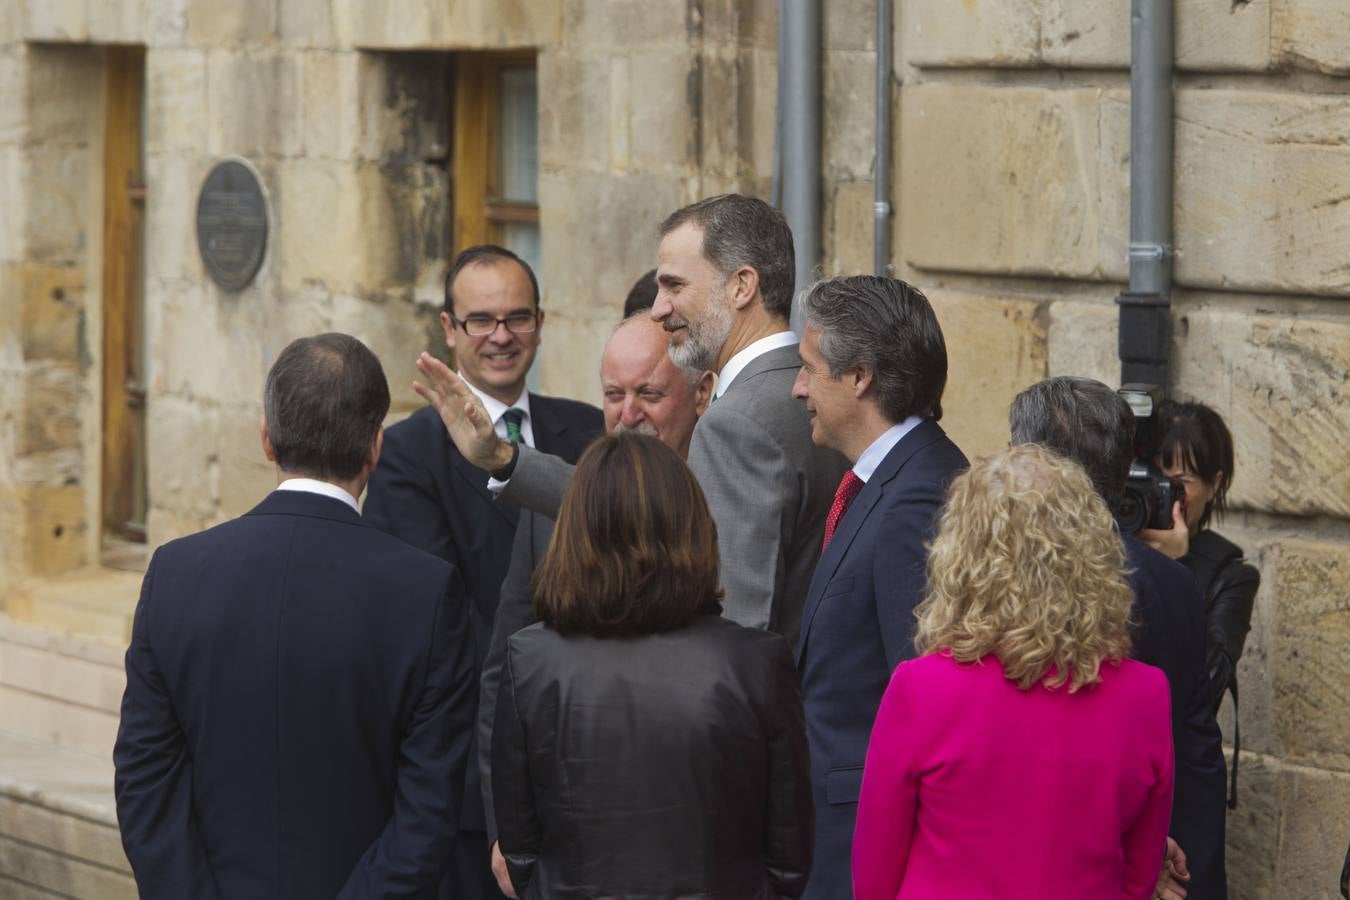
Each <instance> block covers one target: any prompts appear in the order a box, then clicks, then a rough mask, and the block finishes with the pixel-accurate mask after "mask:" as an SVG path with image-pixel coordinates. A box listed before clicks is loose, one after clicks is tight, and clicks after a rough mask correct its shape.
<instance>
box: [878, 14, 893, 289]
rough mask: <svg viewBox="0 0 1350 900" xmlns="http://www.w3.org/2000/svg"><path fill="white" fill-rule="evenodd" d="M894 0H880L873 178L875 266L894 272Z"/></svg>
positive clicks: (884, 271) (884, 273) (883, 270)
mask: <svg viewBox="0 0 1350 900" xmlns="http://www.w3.org/2000/svg"><path fill="white" fill-rule="evenodd" d="M893 3H894V0H877V37H876V40H877V126H876V129H877V133H876V152H875V159H876V162H875V165H876V174H875V176H874V178H873V184H874V185H875V191H874V193H873V197H872V199H873V201H874V202H873V204H872V210H873V217H874V218H873V228H872V268H873V274H875V275H887V276H889V275H892V274H894V272H895V267H894V266H892V265H891V38H892V35H891V15H892V11H893V9H894V6H893V5H892V4H893Z"/></svg>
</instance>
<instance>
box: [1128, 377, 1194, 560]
mask: <svg viewBox="0 0 1350 900" xmlns="http://www.w3.org/2000/svg"><path fill="white" fill-rule="evenodd" d="M1116 393H1117V394H1119V395H1120V397H1121V399H1123V400H1124V401H1125V402H1126V403H1128V404H1129V406H1130V410H1131V411H1132V412H1133V413H1134V448H1133V456H1132V458H1131V460H1130V474H1129V476H1128V477H1127V478H1126V479H1125V494H1124V496H1123V497H1122V498H1121V500H1120V503H1119V505H1118V506H1117V508H1116V521H1117V522H1119V523H1120V530H1121V531H1123V532H1125V533H1126V534H1137V533H1138V532H1140V531H1143V530H1144V529H1145V528H1158V529H1163V530H1170V529H1171V527H1172V504H1174V503H1176V502H1177V501H1178V500H1180V501H1181V503H1182V514H1183V515H1184V514H1185V504H1186V489H1185V487H1183V486H1182V484H1181V482H1180V481H1177V480H1175V479H1172V478H1168V477H1167V476H1166V475H1164V474H1163V473H1162V470H1161V469H1159V468H1158V464H1157V463H1156V462H1154V460H1155V459H1156V458H1157V456H1158V449H1159V446H1160V445H1161V444H1162V437H1163V424H1162V422H1161V421H1160V420H1159V418H1158V407H1159V406H1160V405H1161V404H1162V388H1161V387H1159V386H1158V385H1156V384H1126V385H1121V388H1120V390H1118V391H1116Z"/></svg>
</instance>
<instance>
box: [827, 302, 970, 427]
mask: <svg viewBox="0 0 1350 900" xmlns="http://www.w3.org/2000/svg"><path fill="white" fill-rule="evenodd" d="M802 313H803V314H804V316H805V321H806V324H807V325H808V326H810V327H812V328H815V329H816V330H817V331H819V332H820V337H819V345H818V346H819V348H820V355H821V356H823V357H824V358H825V363H826V365H828V366H829V367H830V376H831V377H833V378H838V377H839V376H840V375H841V374H843V373H844V372H846V371H848V370H849V369H854V368H857V369H864V370H866V371H868V372H871V373H872V377H873V379H874V380H875V382H876V386H877V406H878V407H879V408H880V409H881V413H882V415H884V416H885V417H886V418H887V419H888V420H890V421H891V422H902V421H904V420H905V419H907V418H908V417H910V416H912V415H928V416H932V417H933V418H934V419H941V418H942V392H943V390H944V389H945V388H946V386H947V344H946V342H945V341H944V340H943V337H942V328H941V327H940V326H939V325H938V320H937V315H936V314H935V313H934V312H933V307H932V305H931V304H930V303H929V302H928V298H927V297H925V296H924V295H923V293H922V292H921V291H920V290H919V289H918V288H915V287H913V286H912V285H909V284H906V283H905V282H903V281H900V280H898V279H895V278H882V277H880V276H876V275H851V276H848V277H846V278H830V279H827V280H825V281H818V282H816V283H815V284H813V285H811V287H810V288H809V289H808V290H807V292H806V294H805V296H804V297H803V298H802Z"/></svg>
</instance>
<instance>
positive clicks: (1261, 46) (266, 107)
mask: <svg viewBox="0 0 1350 900" xmlns="http://www.w3.org/2000/svg"><path fill="white" fill-rule="evenodd" d="M823 6H824V7H825V9H824V12H823V20H822V23H821V28H822V36H823V44H824V58H823V61H822V63H823V70H822V74H823V81H824V95H825V106H824V132H823V135H822V151H823V153H822V158H823V165H824V181H823V184H822V200H823V213H824V214H823V221H822V228H823V232H824V253H823V258H822V260H821V261H820V268H821V271H822V273H824V274H836V273H846V272H858V271H870V269H871V256H872V228H873V225H872V190H873V188H872V186H873V178H874V175H875V169H876V160H875V158H874V152H873V115H874V110H873V68H874V66H875V60H876V46H877V36H876V35H875V34H874V33H873V28H872V22H873V17H874V12H875V7H874V4H873V3H872V2H865V0H831V2H829V3H826V4H823ZM895 6H896V9H895V12H896V17H895V18H896V22H895V32H894V34H893V35H887V36H883V39H885V40H891V41H893V46H894V49H895V59H896V64H895V68H894V71H893V72H892V93H893V98H894V107H893V110H892V112H893V122H894V134H893V135H892V137H893V139H894V146H893V152H892V156H891V160H890V162H889V165H890V172H891V176H892V182H893V188H894V190H893V194H892V198H891V200H892V203H893V204H895V206H896V209H897V214H896V217H895V220H894V230H893V260H894V263H895V265H896V268H897V273H898V274H899V275H901V276H902V277H905V278H908V279H910V280H912V281H914V282H916V283H917V284H919V285H920V286H922V287H923V288H924V289H925V290H926V291H927V292H928V293H929V295H930V296H931V298H932V299H933V302H934V305H935V307H936V308H937V311H938V315H939V317H940V318H941V320H942V323H943V326H944V329H945V331H946V334H947V338H948V343H949V350H950V355H951V377H950V386H949V390H948V394H947V398H946V403H945V406H946V410H947V415H946V418H945V419H944V425H945V426H946V427H947V428H948V429H949V431H951V433H952V434H953V435H954V436H955V437H956V438H957V439H958V441H959V442H960V443H961V444H962V446H963V447H965V448H966V449H967V451H969V452H971V453H981V452H987V451H990V450H993V449H996V448H998V447H1000V446H1002V444H1003V443H1004V442H1005V441H1006V439H1007V427H1006V409H1007V405H1008V402H1009V401H1010V400H1011V398H1012V396H1013V395H1014V394H1015V393H1016V392H1017V391H1018V390H1020V389H1022V388H1023V387H1025V386H1027V385H1028V384H1031V383H1033V382H1034V381H1037V380H1039V379H1040V378H1043V377H1045V376H1046V375H1050V374H1083V375H1089V376H1092V377H1096V378H1099V379H1101V380H1103V381H1106V382H1108V383H1115V381H1116V379H1117V377H1118V370H1119V364H1118V361H1117V359H1116V347H1115V342H1116V316H1117V313H1116V308H1115V306H1114V304H1113V302H1112V301H1113V299H1114V297H1115V295H1116V294H1117V293H1118V292H1119V291H1120V289H1121V287H1122V286H1123V284H1124V281H1125V279H1126V274H1127V269H1126V246H1127V240H1128V238H1127V234H1128V224H1129V200H1128V175H1129V153H1130V147H1129V90H1128V88H1129V80H1128V71H1127V67H1128V62H1129V8H1128V4H1127V3H1125V2H1123V0H1114V2H1107V0H998V2H995V0H960V2H955V0H906V2H904V3H896V5H895ZM776 7H777V4H776V3H775V2H772V0H508V2H492V0H388V2H384V3H370V2H368V0H238V2H233V3H221V2H218V0H99V2H89V0H18V2H9V3H0V194H2V195H3V196H4V198H5V200H6V202H5V203H3V204H0V529H2V530H3V533H4V535H5V536H6V538H7V540H5V541H3V542H0V590H3V589H4V586H5V584H6V583H8V582H11V581H12V580H13V579H15V578H17V577H20V576H26V575H30V574H39V575H41V574H49V573H57V572H60V571H65V570H68V569H72V568H76V567H78V566H80V565H83V564H85V563H88V562H91V561H94V560H95V559H96V558H97V552H98V528H97V527H95V523H96V522H97V521H98V515H99V499H98V498H99V491H100V485H99V478H100V476H99V449H98V436H99V423H98V421H97V410H98V409H99V404H100V402H101V398H100V396H99V392H100V390H101V388H100V376H99V373H100V371H101V370H100V366H101V360H100V358H99V357H100V347H101V335H102V322H101V309H102V306H101V303H102V298H101V296H100V294H101V280H100V279H101V271H102V261H101V259H100V258H99V257H100V254H101V250H100V247H101V230H102V221H101V216H102V209H101V197H102V184H101V178H102V171H101V159H102V147H101V141H102V117H103V110H102V96H103V87H102V84H103V77H104V76H103V73H104V71H105V61H104V58H103V51H102V50H101V49H100V48H101V47H104V46H107V45H110V44H124V43H137V44H142V45H144V46H145V48H146V56H145V66H146V72H145V81H146V86H145V92H146V109H145V135H144V140H145V157H146V166H145V168H146V182H147V187H148V191H147V210H146V231H145V269H146V271H145V309H146V329H147V337H148V340H149V356H150V359H149V406H148V409H149V413H148V415H149V444H150V447H151V451H150V458H149V468H150V479H151V483H152V485H153V489H152V496H151V511H150V521H149V526H150V528H149V530H150V545H151V546H154V545H156V544H158V543H160V542H162V541H164V540H166V539H169V538H171V537H175V536H177V535H180V534H184V533H187V532H190V531H193V530H196V529H198V528H201V527H203V526H205V525H207V524H210V523H212V522H216V521H220V520H223V519H225V518H228V517H230V516H233V515H236V514H238V513H240V512H242V511H243V510H245V509H247V508H248V507H249V506H251V505H252V504H253V503H254V502H255V501H256V499H257V498H258V497H259V496H261V494H262V493H263V492H264V491H265V490H266V489H267V487H268V485H269V484H270V481H271V473H270V471H269V470H268V467H267V465H266V464H265V463H264V461H263V459H262V456H261V453H260V451H259V449H258V441H257V437H256V422H257V418H258V415H259V412H260V399H259V398H260V395H261V388H262V381H263V378H264V375H265V373H266V370H267V367H268V366H269V364H270V362H271V361H272V359H273V358H274V357H275V354H276V353H277V352H278V351H279V350H280V349H281V347H282V346H284V345H285V344H286V343H287V342H288V341H289V340H290V339H292V338H293V337H296V336H298V335H301V334H306V333H313V332H315V331H319V330H324V329H339V330H345V331H350V332H352V333H354V334H356V335H357V336H359V337H361V338H362V339H364V340H366V341H367V342H368V343H369V344H370V345H371V346H372V347H373V348H374V349H375V350H376V352H377V353H379V354H380V356H381V358H382V359H383V360H384V363H385V366H386V371H387V373H388V375H389V378H390V382H391V386H392V387H393V389H394V402H395V410H394V414H393V415H394V416H399V415H402V414H404V413H406V412H407V411H408V410H410V409H412V408H415V407H416V406H417V405H418V400H417V398H416V397H415V395H413V394H412V392H411V390H410V388H409V383H410V382H411V380H412V378H413V368H412V360H413V359H414V357H415V356H416V353H417V352H418V351H419V350H421V349H424V348H432V349H438V348H440V345H441V341H440V337H439V335H438V333H437V326H436V323H435V312H436V309H437V307H438V305H439V303H440V286H439V280H440V275H441V272H442V271H443V265H444V259H445V257H446V255H447V254H448V252H449V250H450V249H451V247H450V244H451V241H452V237H451V235H450V234H449V221H450V213H449V198H450V196H451V193H450V192H451V191H452V190H453V173H452V172H450V171H449V170H448V167H447V163H446V159H447V156H448V152H449V151H448V148H449V146H450V138H451V135H450V134H449V130H450V104H451V96H450V95H451V91H450V85H449V83H450V78H449V66H450V63H451V54H452V53H453V52H455V51H458V50H465V49H475V48H483V49H487V48H499V49H505V48H519V47H530V48H535V49H537V50H538V53H539V56H538V71H539V91H540V94H539V96H540V120H539V134H540V147H539V159H540V185H539V187H540V199H541V215H542V232H543V248H544V250H543V267H542V269H543V270H542V272H541V276H542V278H541V281H542V283H543V289H544V306H545V308H546V309H547V311H548V314H549V317H548V324H547V327H546V329H545V333H544V343H543V349H542V352H541V357H540V362H539V366H540V372H541V385H542V387H543V389H544V390H545V391H547V392H550V393H557V394H563V395H568V396H573V397H577V398H580V399H584V400H589V401H592V402H594V401H595V400H596V399H597V398H598V396H599V389H598V378H597V374H596V373H597V367H598V361H599V353H600V347H601V344H602V342H603V339H604V337H605V336H606V335H607V333H608V331H609V329H610V328H611V327H612V325H613V323H614V322H615V321H616V319H617V318H618V315H619V308H620V304H621V303H622V301H623V298H624V296H625V294H626V292H627V290H628V287H629V286H630V285H631V283H632V282H633V281H634V280H635V279H636V278H637V276H638V275H640V274H641V273H642V272H644V271H646V270H647V269H649V268H651V267H652V266H653V265H654V264H655V247H656V236H655V229H656V226H657V224H658V222H659V221H660V219H661V218H662V217H663V216H664V215H665V214H666V213H668V212H670V211H671V210H673V209H674V208H676V207H678V206H679V205H681V204H683V203H686V202H689V201H692V200H694V199H697V198H699V197H701V196H705V195H708V194H711V193H715V192H718V191H723V190H741V191H747V192H753V193H756V194H758V195H760V196H767V195H768V193H769V183H770V178H771V174H772V152H773V147H772V132H773V124H774V115H775V90H776V64H777V59H776V35H777V21H776ZM1347 10H1350V7H1347V6H1346V4H1345V3H1344V2H1343V0H1245V2H1236V3H1234V2H1229V0H1177V61H1178V65H1179V73H1178V76H1177V93H1176V98H1177V101H1176V120H1177V135H1176V180H1175V184H1176V206H1175V221H1176V241H1175V243H1176V249H1177V258H1176V281H1177V287H1176V291H1175V296H1174V314H1173V326H1174V327H1173V332H1174V342H1173V347H1172V384H1171V385H1170V387H1171V388H1172V390H1173V392H1174V393H1175V394H1176V395H1178V396H1182V397H1194V398H1198V399H1203V400H1206V401H1207V402H1210V403H1212V404H1213V405H1215V406H1216V408H1218V409H1219V411H1220V412H1221V413H1222V414H1223V415H1224V416H1225V418H1227V419H1228V421H1229V422H1230V424H1231V425H1232V426H1233V429H1234V432H1235V434H1236V437H1237V441H1238V458H1239V463H1238V465H1239V471H1238V473H1237V478H1236V481H1235V484H1234V491H1233V495H1232V499H1233V501H1234V505H1235V507H1236V509H1235V513H1234V515H1233V516H1232V521H1231V522H1230V523H1226V524H1225V529H1226V530H1229V531H1231V532H1232V534H1233V535H1234V536H1235V537H1236V538H1238V539H1239V540H1240V541H1241V542H1242V543H1243V545H1244V546H1245V547H1246V548H1247V549H1248V552H1249V555H1250V556H1251V557H1252V558H1253V559H1254V560H1255V561H1256V562H1257V563H1258V564H1259V566H1260V568H1261V571H1262V576H1263V587H1262V590H1261V594H1260V597H1259V601H1258V610H1257V616H1256V621H1255V625H1254V629H1253V634H1252V637H1251V640H1250V643H1249V647H1250V649H1249V651H1248V654H1247V656H1246V657H1245V658H1244V660H1243V663H1242V667H1241V677H1242V683H1243V698H1244V703H1243V710H1242V716H1243V724H1244V726H1245V731H1246V735H1244V737H1246V742H1245V748H1244V754H1243V756H1244V759H1243V772H1244V775H1243V781H1242V787H1241V805H1240V807H1239V809H1238V810H1237V811H1236V812H1235V813H1233V814H1232V816H1231V818H1230V823H1231V829H1230V830H1231V838H1230V852H1231V859H1232V862H1231V868H1232V871H1233V875H1234V878H1233V882H1234V885H1233V887H1234V891H1233V893H1234V896H1235V897H1236V898H1239V900H1245V898H1267V897H1321V896H1331V895H1332V890H1333V887H1332V886H1333V883H1334V877H1333V876H1334V871H1333V870H1334V869H1335V868H1336V866H1338V865H1339V860H1340V856H1341V854H1342V853H1343V851H1344V847H1343V842H1344V840H1345V839H1346V838H1347V837H1348V836H1350V835H1346V834H1342V833H1339V832H1342V831H1344V823H1345V822H1346V821H1347V814H1348V813H1350V757H1347V755H1346V750H1345V748H1346V747H1347V746H1350V740H1348V739H1350V732H1347V729H1348V728H1350V715H1347V713H1346V709H1347V704H1346V700H1347V692H1348V690H1350V689H1348V688H1347V685H1350V670H1347V668H1346V665H1345V663H1344V661H1343V656H1344V652H1343V648H1344V647H1345V646H1346V645H1347V643H1350V607H1347V600H1346V598H1347V597H1348V596H1350V582H1347V575H1346V572H1347V567H1350V474H1347V466H1346V465H1345V462H1346V454H1345V451H1344V450H1343V449H1342V448H1343V444H1344V438H1343V435H1345V434H1346V433H1348V431H1350V411H1347V410H1350V406H1347V403H1346V391H1347V379H1348V378H1350V305H1347V298H1348V297H1350V265H1347V261H1346V250H1345V248H1346V247H1347V246H1350V203H1347V202H1345V201H1346V198H1347V197H1348V196H1350V124H1348V123H1350V91H1347V85H1348V84H1350V82H1347V81H1346V77H1345V76H1347V75H1350V11H1347ZM230 156H240V157H244V158H247V159H248V160H249V161H250V162H251V164H252V165H254V166H255V167H256V169H257V170H258V172H259V173H260V175H261V177H262V181H263V183H264V185H265V187H266V191H267V196H268V204H269V217H270V221H269V224H270V227H271V240H270V245H269V250H268V254H267V258H266V259H265V260H264V263H263V267H262V270H261V271H260V272H259V274H258V277H257V279H256V281H255V282H254V284H253V285H252V286H250V287H249V288H248V289H247V290H245V291H243V292H242V293H239V294H227V293H223V292H221V291H219V290H218V289H217V288H215V287H214V286H213V285H212V284H211V282H210V281H209V279H207V277H206V276H205V273H204V271H203V268H202V264H201V261H200V258H199V256H198V254H197V249H196V241H195V236H194V233H193V222H194V219H193V215H194V208H195V197H196V195H197V191H198V190H199V187H200V185H201V182H202V179H203V178H204V176H205V175H206V173H207V171H208V170H209V168H210V167H211V165H212V164H213V163H214V162H216V161H217V160H219V159H222V158H225V157H230ZM1226 727H1227V726H1226ZM1226 733H1227V731H1226ZM1338 826H1339V827H1338Z"/></svg>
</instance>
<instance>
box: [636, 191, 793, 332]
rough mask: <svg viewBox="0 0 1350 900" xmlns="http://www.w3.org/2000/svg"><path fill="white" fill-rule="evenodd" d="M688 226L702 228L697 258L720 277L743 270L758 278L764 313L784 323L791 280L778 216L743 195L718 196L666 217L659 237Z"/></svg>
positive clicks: (788, 248) (788, 249)
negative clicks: (701, 256) (700, 245)
mask: <svg viewBox="0 0 1350 900" xmlns="http://www.w3.org/2000/svg"><path fill="white" fill-rule="evenodd" d="M686 223H692V224H693V225H696V226H698V227H699V228H701V229H703V257H704V259H706V260H708V262H710V263H712V265H713V268H715V269H716V270H717V271H718V272H719V273H720V274H721V275H722V276H723V277H730V276H731V273H732V272H735V271H736V270H737V269H740V268H742V267H745V266H748V267H750V268H751V269H754V270H755V272H756V273H757V274H758V275H759V292H760V294H761V295H763V297H764V308H765V309H766V310H768V311H769V312H770V313H772V314H773V315H775V316H778V317H780V318H783V319H787V318H788V317H790V316H791V315H792V289H793V285H794V283H795V282H796V278H797V262H796V255H795V252H794V251H793V248H792V229H791V228H790V227H788V223H787V219H786V218H784V217H783V214H782V212H780V211H779V210H776V209H774V208H773V207H772V206H770V205H769V204H767V203H765V202H764V201H763V200H760V199H757V198H755V197H747V196H745V195H744V194H718V195H717V196H716V197H709V198H707V199H706V200H700V201H699V202H697V203H691V204H690V205H689V206H686V207H684V208H683V209H678V210H676V211H675V212H673V213H671V214H670V215H669V216H667V217H666V220H665V221H664V222H662V223H661V228H660V232H659V233H660V235H661V237H665V236H666V235H668V234H670V233H671V232H672V231H674V230H675V229H676V228H679V227H680V226H681V225H684V224H686Z"/></svg>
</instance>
